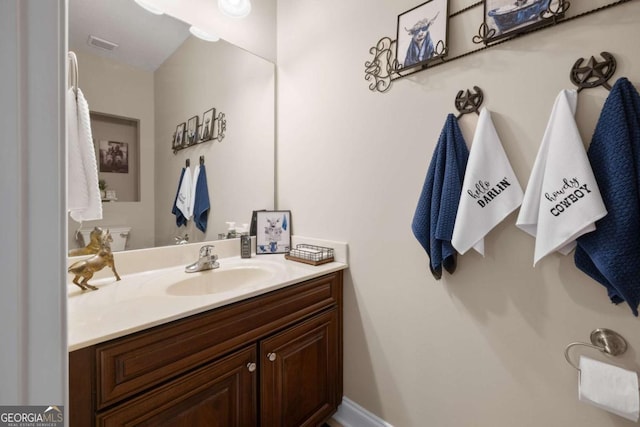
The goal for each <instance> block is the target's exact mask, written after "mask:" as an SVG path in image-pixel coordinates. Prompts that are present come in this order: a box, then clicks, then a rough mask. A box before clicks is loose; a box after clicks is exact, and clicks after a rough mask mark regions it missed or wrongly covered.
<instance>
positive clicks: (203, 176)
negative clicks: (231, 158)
mask: <svg viewBox="0 0 640 427" xmlns="http://www.w3.org/2000/svg"><path fill="white" fill-rule="evenodd" d="M199 167H200V171H199V172H198V174H197V175H198V179H197V181H196V184H195V195H194V196H193V197H195V202H194V204H193V220H194V222H195V223H196V227H198V229H199V230H200V231H202V232H205V231H207V220H208V218H209V208H210V207H211V205H210V204H209V188H208V187H207V173H206V171H205V169H204V164H202V165H200V166H199Z"/></svg>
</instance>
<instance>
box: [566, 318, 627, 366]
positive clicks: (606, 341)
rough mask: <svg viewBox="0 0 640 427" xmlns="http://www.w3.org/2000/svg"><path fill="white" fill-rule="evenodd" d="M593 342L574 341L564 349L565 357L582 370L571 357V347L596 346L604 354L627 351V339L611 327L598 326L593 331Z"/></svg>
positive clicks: (619, 353)
mask: <svg viewBox="0 0 640 427" xmlns="http://www.w3.org/2000/svg"><path fill="white" fill-rule="evenodd" d="M590 339H591V344H589V343H586V342H572V343H571V344H569V345H568V346H567V348H565V350H564V358H565V359H567V362H569V365H571V366H573V367H574V368H575V369H577V370H578V371H580V368H579V367H578V366H576V365H575V364H574V363H573V362H572V361H571V359H570V358H569V349H570V348H571V347H575V346H577V345H582V346H585V347H590V348H594V349H596V350H598V351H600V352H602V353H604V354H608V355H610V356H619V355H621V354H623V353H624V352H625V351H627V341H626V340H625V339H624V338H623V337H622V335H620V334H619V333H617V332H615V331H612V330H611V329H605V328H598V329H595V330H593V331H592V332H591V336H590Z"/></svg>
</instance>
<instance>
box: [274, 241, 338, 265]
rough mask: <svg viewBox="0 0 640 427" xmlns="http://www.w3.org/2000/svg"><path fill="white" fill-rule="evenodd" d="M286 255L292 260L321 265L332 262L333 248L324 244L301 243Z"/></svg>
mask: <svg viewBox="0 0 640 427" xmlns="http://www.w3.org/2000/svg"><path fill="white" fill-rule="evenodd" d="M284 257H285V258H286V259H289V260H291V261H298V262H303V263H305V264H311V265H320V264H326V263H328V262H332V261H333V260H334V257H333V249H332V248H325V247H324V246H316V245H308V244H306V243H300V244H298V245H296V247H295V249H291V250H290V251H289V252H287V253H286V254H285V255H284Z"/></svg>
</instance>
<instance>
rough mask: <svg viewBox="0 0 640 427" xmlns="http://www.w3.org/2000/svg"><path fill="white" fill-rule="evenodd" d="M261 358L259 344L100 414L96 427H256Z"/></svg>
mask: <svg viewBox="0 0 640 427" xmlns="http://www.w3.org/2000/svg"><path fill="white" fill-rule="evenodd" d="M255 362H256V347H255V345H253V346H250V347H249V348H247V349H245V350H240V351H237V352H235V353H233V354H232V355H230V356H227V357H225V358H224V359H222V360H220V361H217V362H213V363H210V364H208V365H205V366H204V367H202V368H200V369H197V370H196V371H193V372H191V373H189V374H187V375H183V376H182V377H180V378H179V379H176V380H174V381H172V382H170V383H168V384H165V385H163V386H160V387H158V388H157V389H155V390H153V391H150V392H148V393H145V394H143V395H142V396H140V397H137V398H135V399H132V400H130V401H129V402H127V403H125V404H122V405H118V406H117V407H116V408H114V409H111V410H109V411H106V412H104V413H102V414H100V415H98V417H97V419H96V426H98V427H119V426H125V425H126V426H130V425H136V426H140V427H143V426H148V427H154V426H159V425H163V426H208V427H248V426H256V425H257V414H258V411H257V407H258V405H257V398H256V384H257V380H256V377H257V372H255V369H253V370H250V369H249V367H248V365H249V364H251V363H253V364H254V366H255Z"/></svg>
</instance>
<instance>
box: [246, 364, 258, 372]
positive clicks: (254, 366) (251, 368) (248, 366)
mask: <svg viewBox="0 0 640 427" xmlns="http://www.w3.org/2000/svg"><path fill="white" fill-rule="evenodd" d="M247 369H248V370H249V372H255V371H256V364H255V363H253V362H251V363H247Z"/></svg>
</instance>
